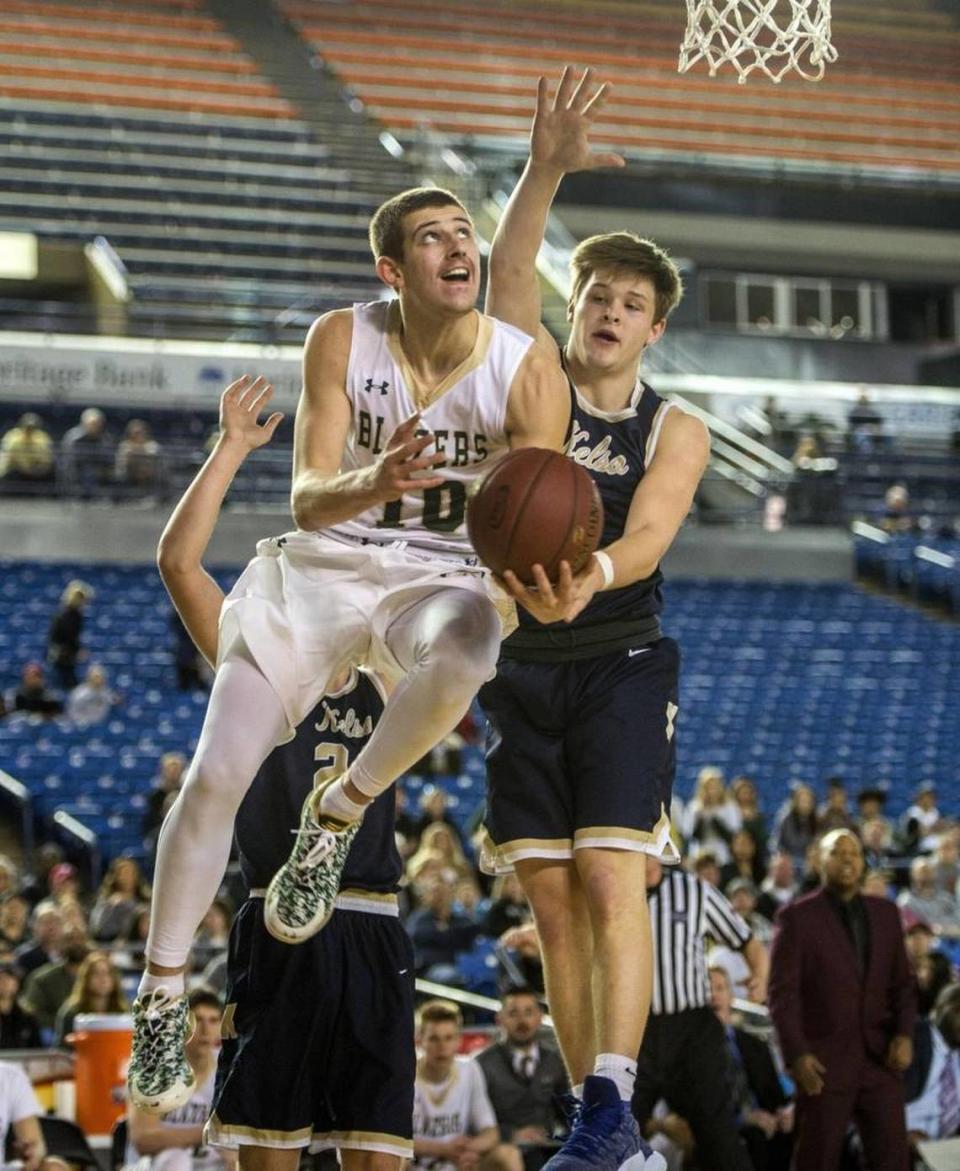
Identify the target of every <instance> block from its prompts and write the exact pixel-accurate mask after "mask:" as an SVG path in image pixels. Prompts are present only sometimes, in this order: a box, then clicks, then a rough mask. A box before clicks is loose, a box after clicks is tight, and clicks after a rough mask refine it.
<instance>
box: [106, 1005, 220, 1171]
mask: <svg viewBox="0 0 960 1171" xmlns="http://www.w3.org/2000/svg"><path fill="white" fill-rule="evenodd" d="M187 999H188V1001H189V1004H190V1011H191V1012H192V1013H193V1019H194V1021H195V1022H196V1027H195V1029H194V1032H193V1036H192V1037H191V1038H190V1040H189V1041H188V1042H187V1060H188V1061H189V1062H190V1065H191V1068H192V1069H193V1072H194V1076H195V1078H196V1084H195V1086H194V1090H193V1095H192V1097H190V1098H189V1099H188V1100H187V1101H186V1102H185V1103H184V1104H183V1105H182V1106H178V1107H177V1109H176V1110H171V1111H170V1112H169V1113H168V1114H165V1115H163V1117H161V1118H157V1117H156V1116H155V1115H153V1114H146V1113H145V1112H144V1111H143V1110H138V1109H137V1107H136V1106H134V1105H132V1104H131V1105H129V1106H128V1107H127V1126H128V1143H127V1154H126V1158H125V1163H126V1165H127V1171H228V1169H229V1171H232V1169H233V1168H235V1167H236V1165H237V1156H236V1152H234V1151H229V1150H225V1149H222V1148H221V1149H220V1150H215V1149H214V1148H213V1147H207V1146H204V1145H203V1128H204V1125H205V1124H206V1121H207V1117H208V1116H209V1114H210V1107H211V1104H212V1102H213V1087H214V1078H215V1074H216V1072H217V1053H218V1051H219V1049H220V1018H221V1016H222V1015H223V1013H222V1009H221V1007H220V1000H219V998H218V997H217V995H216V993H214V992H211V991H210V989H209V988H198V989H197V990H196V991H194V992H191V993H190V995H189V997H188V998H187Z"/></svg>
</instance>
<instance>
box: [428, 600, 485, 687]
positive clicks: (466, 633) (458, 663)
mask: <svg viewBox="0 0 960 1171" xmlns="http://www.w3.org/2000/svg"><path fill="white" fill-rule="evenodd" d="M464 601H465V602H467V605H465V606H463V607H462V609H461V610H460V612H459V613H458V614H457V615H455V616H454V617H451V618H450V619H449V620H448V621H447V622H445V623H444V625H443V628H442V631H441V633H440V635H439V637H438V638H437V639H436V641H435V643H434V645H433V646H432V647H431V648H430V657H431V659H432V660H433V661H434V662H435V663H436V664H437V667H438V669H439V670H441V671H442V672H443V677H444V682H445V683H448V684H449V685H451V686H456V685H457V683H458V682H462V684H463V686H464V688H466V689H467V690H469V691H470V693H471V694H473V692H475V691H476V690H477V689H478V688H479V686H480V684H481V683H485V682H486V681H487V680H488V679H489V678H490V676H491V675H492V674H493V672H494V670H495V669H496V665H497V656H498V655H499V653H500V619H499V617H498V615H497V612H496V610H494V608H493V606H492V605H491V604H490V603H489V602H488V601H487V600H486V599H485V598H473V597H470V596H469V595H468V596H467V597H466V598H465V599H464Z"/></svg>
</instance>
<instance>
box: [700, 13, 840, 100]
mask: <svg viewBox="0 0 960 1171" xmlns="http://www.w3.org/2000/svg"><path fill="white" fill-rule="evenodd" d="M836 59H837V50H836V49H835V48H834V47H833V45H832V44H831V43H830V0H687V31H686V35H685V36H684V38H683V44H682V45H681V46H680V67H679V68H680V72H681V73H686V72H687V70H688V69H690V68H691V67H692V66H693V65H696V63H697V62H698V61H706V62H707V65H708V66H709V69H710V76H711V77H714V76H715V75H716V72H717V70H718V69H719V68H720V66H721V65H723V64H725V63H727V62H729V63H730V64H731V65H733V67H734V68H735V69H736V70H737V72H738V73H739V74H740V82H741V84H742V83H743V82H745V81H746V80H747V78H748V77H749V76H750V74H751V73H753V72H754V70H757V69H759V70H760V71H761V72H763V73H765V74H766V75H767V77H769V78H770V80H771V81H776V82H779V81H780V80H781V78H782V77H783V76H784V74H787V73H791V72H795V73H799V74H800V76H801V77H804V78H806V80H807V81H820V79H821V78H822V77H823V73H824V68H825V67H826V66H827V65H832V64H833V62H834V61H836Z"/></svg>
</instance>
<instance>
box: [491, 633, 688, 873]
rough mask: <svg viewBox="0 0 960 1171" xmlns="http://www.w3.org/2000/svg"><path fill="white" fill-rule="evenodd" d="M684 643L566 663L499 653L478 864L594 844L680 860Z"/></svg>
mask: <svg viewBox="0 0 960 1171" xmlns="http://www.w3.org/2000/svg"><path fill="white" fill-rule="evenodd" d="M679 665H680V651H679V647H678V646H677V644H676V642H674V640H673V639H672V638H661V639H659V640H658V641H657V642H654V643H649V644H647V645H646V646H642V647H635V648H624V649H623V650H617V651H612V652H608V653H606V654H603V655H598V656H597V657H595V658H590V659H579V660H575V661H568V662H561V663H532V662H523V661H520V660H517V659H509V658H503V659H501V660H500V663H499V665H498V668H497V676H496V678H495V679H493V680H492V681H491V682H490V683H487V684H485V685H484V687H483V688H482V689H481V691H480V704H481V706H482V708H483V710H484V712H485V713H486V715H487V718H488V719H489V721H490V727H489V733H488V744H487V821H486V830H487V842H486V845H485V848H484V850H483V859H482V864H483V868H484V869H485V870H486V871H488V872H489V873H496V874H501V873H505V872H507V871H509V870H512V869H513V866H514V864H515V863H516V862H519V861H521V860H522V859H525V858H554V859H570V858H572V857H573V855H574V851H575V850H578V849H585V848H590V847H594V848H596V847H599V848H607V849H620V850H634V851H637V852H641V853H645V854H653V855H654V856H656V857H658V858H660V859H661V861H663V862H676V861H679V855H678V853H677V850H676V847H675V845H674V843H673V840H672V838H671V834H670V829H671V827H670V797H671V793H672V789H673V776H674V771H675V767H676V747H675V736H674V728H675V722H676V717H677V710H678V707H677V703H678V700H677V685H678V677H679Z"/></svg>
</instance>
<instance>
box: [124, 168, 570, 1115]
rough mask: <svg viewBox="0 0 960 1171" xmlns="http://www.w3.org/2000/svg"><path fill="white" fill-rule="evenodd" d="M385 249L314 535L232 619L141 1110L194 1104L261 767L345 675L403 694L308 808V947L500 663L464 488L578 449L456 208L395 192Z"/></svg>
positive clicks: (322, 463)
mask: <svg viewBox="0 0 960 1171" xmlns="http://www.w3.org/2000/svg"><path fill="white" fill-rule="evenodd" d="M371 242H372V247H373V251H374V254H375V256H376V261H377V272H378V274H379V275H380V277H381V279H382V280H383V281H384V283H385V284H387V285H388V286H389V287H390V288H391V289H393V290H394V291H395V292H396V294H397V298H396V300H394V301H392V302H390V303H389V304H388V303H386V302H376V303H373V304H371V305H366V306H357V307H356V308H354V309H352V310H339V311H336V312H334V313H329V314H327V315H326V316H324V317H322V318H320V319H319V320H318V321H317V322H316V323H315V324H314V326H313V327H312V329H311V331H310V334H309V337H308V339H307V343H306V348H305V351H304V364H303V365H304V385H303V392H302V395H301V399H300V405H299V407H298V410H297V419H296V428H295V453H294V469H293V491H292V509H293V515H294V519H295V521H296V523H297V525H298V531H297V532H293V533H289V534H287V535H286V536H284V537H281V538H279V539H277V540H272V541H264V542H261V544H260V546H259V547H258V556H257V557H255V558H254V560H253V561H252V562H251V563H250V565H249V566H248V567H247V570H246V571H245V572H244V574H243V575H242V576H241V578H240V580H239V581H238V582H237V585H236V586H235V588H234V590H233V591H232V592H231V594H230V596H229V597H228V599H227V601H226V603H225V605H224V609H223V613H222V616H221V625H220V644H219V650H218V669H217V675H216V678H215V680H214V684H213V688H212V690H211V693H210V701H209V706H208V709H207V716H206V720H205V722H204V726H203V729H202V731H201V734H200V740H199V743H198V745H197V751H196V753H195V755H194V757H193V760H192V762H191V765H190V769H189V771H188V773H187V777H186V781H185V783H184V786H183V789H182V790H181V793H180V796H179V797H178V799H177V801H176V803H175V805H174V807H173V809H172V810H171V811H170V814H169V815H168V817H167V820H166V822H165V823H164V826H163V831H162V833H161V835H160V841H159V847H158V852H157V865H156V873H155V880H154V889H153V914H152V918H151V927H150V937H149V939H148V942H147V961H148V962H147V970H146V972H145V974H144V977H143V980H142V982H141V985H140V992H139V996H138V999H137V1002H136V1003H135V1004H134V1010H133V1011H134V1044H133V1056H132V1059H131V1064H130V1073H129V1085H130V1093H131V1097H132V1099H133V1100H134V1101H135V1102H136V1103H137V1104H138V1105H139V1106H140V1107H141V1108H143V1109H150V1110H154V1111H162V1110H167V1109H170V1108H171V1107H172V1106H174V1105H176V1104H177V1103H178V1102H180V1101H182V1100H183V1098H184V1097H185V1096H186V1095H188V1094H189V1089H190V1071H189V1068H188V1066H187V1065H186V1062H185V1060H184V1057H183V1037H184V1034H185V1032H186V1029H187V1012H186V1002H185V1000H184V997H183V969H184V966H185V963H186V957H187V953H188V951H189V946H190V941H191V939H192V937H193V933H194V930H195V928H196V926H197V924H198V923H199V921H200V919H201V918H202V916H203V914H204V913H205V911H206V909H207V907H208V906H209V905H210V902H211V901H212V897H213V895H214V894H215V893H216V890H217V888H218V885H219V883H220V880H221V877H222V875H223V871H224V869H225V867H226V863H227V859H228V857H229V851H230V840H231V830H232V825H233V819H234V816H235V814H236V811H237V808H238V807H239V805H240V802H241V801H242V799H243V796H244V794H245V793H246V791H247V789H248V787H249V785H250V783H251V781H252V779H253V777H254V775H255V774H256V772H257V770H258V769H259V767H260V765H261V764H262V762H263V760H264V759H265V758H266V757H267V755H268V754H269V753H270V751H271V750H272V749H273V748H274V746H275V745H276V744H277V743H279V742H280V741H281V740H283V739H285V738H289V737H290V736H291V735H292V733H293V729H295V728H296V726H297V725H298V724H299V723H300V721H301V720H302V719H303V718H304V716H305V715H306V713H307V712H309V711H310V710H311V709H312V708H313V707H314V705H315V704H316V702H317V700H318V699H319V697H320V696H321V695H322V694H323V693H324V691H325V690H326V688H327V685H328V683H329V681H330V679H331V678H332V677H333V676H334V675H335V674H336V673H337V672H338V671H339V670H340V669H341V668H342V667H344V666H346V665H348V664H350V663H352V662H353V663H356V662H365V663H367V664H369V665H370V666H372V667H373V668H375V669H377V670H378V671H381V672H383V673H384V674H386V675H387V676H388V677H391V678H392V679H393V680H397V685H396V688H395V690H394V691H393V693H392V695H391V698H390V701H389V703H388V704H387V707H386V710H385V712H384V715H383V719H382V720H381V722H380V724H379V725H378V726H377V728H376V729H375V731H374V733H373V735H372V737H371V739H370V742H369V744H367V746H366V747H365V748H364V749H363V751H362V753H361V754H360V756H359V757H358V759H357V760H356V761H355V762H354V763H353V764H352V765H351V766H350V768H349V770H348V771H347V772H346V773H345V774H344V775H343V776H340V777H338V778H335V779H333V780H332V781H331V782H330V784H328V785H327V786H326V787H325V788H324V789H323V790H322V791H320V792H318V793H317V794H316V795H311V796H310V797H309V798H308V800H307V801H306V802H305V803H304V809H303V816H302V821H301V829H300V832H299V834H298V836H297V838H296V841H295V844H294V847H293V852H292V854H291V857H290V860H289V862H288V863H287V865H285V866H284V867H283V868H281V870H280V871H279V872H278V874H277V875H276V877H275V878H274V880H273V882H271V884H270V886H269V888H268V892H267V897H266V899H265V919H266V923H267V926H268V928H269V930H270V931H271V933H272V934H273V935H275V936H276V937H277V938H278V939H280V940H282V941H284V942H298V941H300V940H303V939H306V938H308V937H309V936H310V935H311V934H313V933H314V932H316V931H318V930H319V929H320V928H321V927H322V926H323V924H324V923H325V922H326V920H327V919H328V918H329V916H330V914H331V913H332V910H333V904H334V900H335V898H336V894H337V889H338V886H339V879H340V874H341V872H342V867H343V864H344V861H345V859H346V855H347V852H348V850H349V847H350V844H351V842H352V840H353V838H354V836H355V834H356V832H357V828H358V824H359V819H360V817H361V816H362V814H363V811H364V809H365V807H366V806H367V805H368V804H369V803H370V802H371V801H372V800H373V799H374V798H375V797H376V796H377V795H378V794H379V793H381V792H382V791H384V789H386V788H388V787H389V786H390V785H391V784H392V783H393V781H394V780H395V779H396V778H397V777H398V776H400V775H401V773H403V772H404V771H405V770H406V769H408V768H409V767H410V766H411V765H412V764H413V763H414V762H415V761H417V760H419V759H420V758H421V757H422V756H423V755H424V754H425V753H426V752H428V751H429V750H430V748H432V747H433V745H434V744H436V743H437V742H438V741H439V740H441V739H442V738H443V737H444V736H445V735H446V734H447V733H448V732H449V731H450V730H451V729H452V728H453V727H454V726H455V725H456V724H457V723H458V722H459V720H460V719H461V718H462V716H463V715H464V713H465V712H466V710H467V708H468V706H469V704H470V701H471V699H472V698H473V696H474V694H475V693H476V691H477V688H478V687H479V686H480V684H481V683H482V682H483V681H484V680H485V679H487V678H489V677H490V676H491V675H492V673H493V671H494V668H495V664H496V659H497V653H498V649H499V643H500V638H501V634H502V626H501V616H500V613H499V612H498V609H497V605H496V600H497V598H499V599H500V600H501V601H503V600H504V599H503V595H502V594H500V593H499V591H498V590H497V588H496V587H495V586H494V585H493V584H492V583H491V582H490V579H489V575H488V574H487V573H486V571H484V570H483V568H482V567H481V566H479V564H478V563H477V560H476V557H475V555H474V554H473V551H472V550H471V548H470V546H469V544H468V542H467V538H466V525H465V500H466V490H467V487H468V486H469V484H470V483H471V482H472V481H473V480H474V479H476V477H477V476H478V475H479V474H480V473H481V472H484V471H486V470H487V469H488V468H489V467H490V466H491V465H492V464H493V463H494V462H495V461H496V459H497V458H499V457H501V456H502V455H503V454H505V453H506V452H507V451H508V450H509V449H511V448H516V447H523V446H531V445H532V446H538V447H546V448H552V449H554V450H557V449H559V448H560V447H561V445H562V442H563V436H564V433H565V431H566V427H567V423H568V420H569V398H568V396H567V392H566V388H565V385H564V383H563V379H562V375H561V373H560V371H559V369H558V368H557V366H556V364H555V363H554V362H552V361H550V360H549V359H548V358H546V357H544V356H543V354H541V353H540V352H539V350H538V349H537V346H536V345H535V343H534V342H533V340H532V339H531V338H529V337H527V336H525V335H524V334H522V333H520V332H519V331H518V330H516V329H514V328H512V327H511V326H509V325H504V324H502V323H500V322H495V321H492V320H491V319H489V318H486V317H484V316H483V315H481V314H480V313H478V312H477V310H476V309H475V308H474V305H475V301H476V297H477V292H478V287H479V277H480V253H479V248H478V246H477V242H476V239H475V237H474V233H473V225H472V223H471V221H470V218H469V216H468V214H467V212H466V211H465V210H464V208H463V207H462V205H461V204H460V203H459V202H458V201H457V200H456V198H455V197H454V196H452V195H451V194H450V193H449V192H444V191H439V190H434V189H418V190H415V191H412V192H406V193H404V194H403V195H400V196H397V197H395V198H394V199H392V200H390V201H388V202H387V203H386V204H385V205H384V206H383V207H382V208H381V209H380V210H379V211H378V213H377V214H376V216H375V217H374V220H373V223H372V225H371ZM430 446H435V447H436V448H437V450H436V451H435V452H434V454H432V455H428V454H426V449H427V448H428V447H430ZM508 610H512V606H509V605H508V606H507V607H506V608H505V611H504V612H505V613H506V612H507V611H508Z"/></svg>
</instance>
